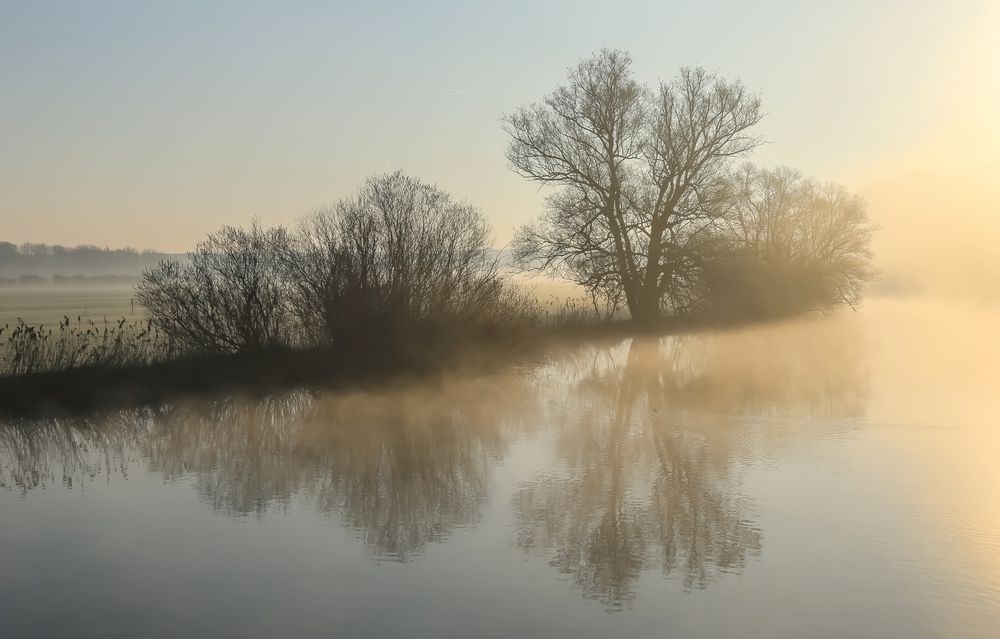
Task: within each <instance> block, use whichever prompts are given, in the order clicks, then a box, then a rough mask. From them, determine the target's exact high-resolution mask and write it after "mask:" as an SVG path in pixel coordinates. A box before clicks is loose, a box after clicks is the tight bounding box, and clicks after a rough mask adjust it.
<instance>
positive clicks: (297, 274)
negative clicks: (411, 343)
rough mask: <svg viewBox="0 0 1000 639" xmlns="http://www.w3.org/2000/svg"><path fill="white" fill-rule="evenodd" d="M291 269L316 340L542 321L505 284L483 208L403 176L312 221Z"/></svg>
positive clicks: (372, 182)
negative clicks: (459, 200)
mask: <svg viewBox="0 0 1000 639" xmlns="http://www.w3.org/2000/svg"><path fill="white" fill-rule="evenodd" d="M284 261H285V268H286V279H287V280H288V281H289V283H290V287H291V293H292V307H293V308H294V310H295V313H296V315H297V316H298V319H299V322H300V324H301V325H302V327H303V328H304V329H305V331H306V333H307V334H308V335H310V336H312V338H313V339H316V340H324V341H327V342H332V343H335V342H337V341H343V340H345V339H350V340H357V339H359V338H360V337H362V336H371V337H374V338H377V339H379V340H388V341H389V343H392V342H393V341H394V340H396V339H398V338H401V337H406V336H409V337H413V336H416V335H419V334H422V333H425V332H427V331H434V330H437V329H441V328H442V327H446V326H447V327H449V330H455V329H460V328H476V329H497V330H499V329H504V328H509V327H511V326H514V325H517V324H520V323H522V322H524V321H526V320H527V319H528V318H529V317H530V316H531V315H532V314H533V309H532V308H531V305H530V303H529V302H528V301H527V299H526V298H525V296H523V295H522V294H520V293H519V292H518V291H516V290H515V289H514V288H513V287H512V286H511V285H509V284H507V283H506V282H505V281H504V279H503V277H502V274H501V272H500V268H499V266H498V262H497V259H496V257H495V256H494V255H493V252H492V251H491V250H490V228H489V225H488V223H487V222H486V220H485V218H484V216H483V214H482V213H481V212H480V211H479V209H477V208H475V207H473V206H471V205H469V204H466V203H463V202H458V201H456V200H454V199H453V198H452V197H451V196H450V195H448V194H447V193H444V192H442V191H440V190H438V189H437V188H435V187H433V186H431V185H428V184H425V183H423V182H420V181H419V180H417V179H414V178H412V177H408V176H406V175H404V174H402V173H399V172H397V173H393V174H391V175H382V176H376V177H372V178H370V179H369V180H368V181H367V182H366V183H365V184H364V186H363V187H362V189H361V191H360V192H359V193H358V195H356V196H355V197H353V198H350V199H346V200H342V201H341V202H339V203H338V204H336V205H335V206H334V207H331V208H329V209H326V210H323V211H320V212H318V213H316V214H315V215H313V216H311V217H309V218H308V219H306V220H305V221H304V222H303V223H302V224H301V225H300V226H299V228H298V231H297V232H296V233H295V235H294V239H293V242H292V243H291V245H290V251H289V252H288V253H287V256H286V259H285V260H284Z"/></svg>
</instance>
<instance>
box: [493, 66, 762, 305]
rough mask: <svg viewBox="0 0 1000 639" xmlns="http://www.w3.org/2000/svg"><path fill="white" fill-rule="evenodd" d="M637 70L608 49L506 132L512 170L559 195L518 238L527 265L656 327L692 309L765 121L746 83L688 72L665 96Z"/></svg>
mask: <svg viewBox="0 0 1000 639" xmlns="http://www.w3.org/2000/svg"><path fill="white" fill-rule="evenodd" d="M631 62H632V61H631V58H630V57H629V55H628V54H627V53H625V52H622V51H612V50H602V51H600V52H599V53H597V54H596V55H594V56H593V57H591V58H589V59H587V60H584V61H582V62H581V63H580V64H579V65H578V66H577V67H576V68H574V69H571V70H570V72H569V79H568V83H567V84H566V85H564V86H561V87H559V88H557V89H556V90H555V91H554V92H553V93H552V94H551V95H549V96H548V97H547V98H545V99H544V100H543V101H542V102H540V103H537V104H534V105H531V106H528V107H524V108H521V109H520V110H519V111H517V112H516V113H514V114H513V115H509V116H506V117H505V118H504V119H503V121H504V125H505V130H506V131H507V133H508V134H509V135H510V137H511V140H510V144H509V147H508V149H507V158H508V160H509V161H510V163H511V165H512V167H513V169H514V170H515V171H517V172H518V173H519V174H520V175H522V176H524V177H527V178H529V179H531V180H534V181H536V182H538V183H540V184H542V185H551V186H555V187H559V188H558V190H556V191H555V192H554V193H553V194H552V195H551V196H550V197H549V198H548V201H547V206H546V211H545V213H544V215H543V216H542V218H541V219H540V220H539V221H538V222H537V223H535V224H531V225H528V226H525V227H523V228H521V229H520V230H519V231H518V233H517V235H516V237H515V243H514V253H515V257H516V259H517V260H518V261H519V263H521V264H522V265H524V266H527V267H529V268H535V269H542V270H548V271H550V272H554V273H556V274H558V275H561V276H564V277H567V278H569V279H571V280H573V281H575V282H577V283H579V284H581V285H583V286H584V287H586V288H587V289H588V290H590V291H591V292H592V293H594V292H599V293H602V294H606V295H619V294H620V295H621V296H623V297H624V298H625V303H626V304H627V306H628V309H629V311H630V312H631V314H632V316H633V318H635V319H636V320H638V321H650V320H655V319H656V318H657V317H659V316H660V314H661V313H662V312H663V311H664V310H673V311H678V310H683V309H684V308H685V307H686V306H687V305H688V304H689V303H690V301H691V295H692V293H693V286H692V282H691V278H692V274H693V273H694V272H695V271H696V269H697V267H698V265H699V261H700V259H701V258H700V255H699V254H698V251H697V250H696V247H697V246H699V244H700V242H701V241H702V240H703V236H704V235H706V234H711V233H712V232H713V231H714V230H715V229H717V228H718V222H719V217H720V210H721V209H724V206H722V204H723V203H724V201H725V200H726V198H728V197H729V190H728V187H727V184H728V182H727V179H726V178H727V173H728V170H729V167H730V164H731V161H732V160H733V159H734V158H737V157H740V156H742V155H744V154H746V153H748V152H750V151H751V150H752V149H753V148H755V147H756V146H758V145H759V144H760V143H761V140H760V138H758V137H756V136H754V135H752V134H751V133H750V129H751V128H752V127H753V126H754V125H755V124H757V122H759V121H760V119H761V111H760V100H759V99H758V98H757V96H755V95H753V94H751V93H749V92H748V91H747V90H746V89H745V88H744V87H743V85H742V84H740V83H739V82H730V81H727V80H724V79H722V78H719V77H717V76H715V75H713V74H711V73H708V72H706V71H705V70H703V69H688V68H684V69H681V71H680V74H679V75H678V76H677V78H676V79H674V80H673V81H672V82H669V83H661V84H660V85H659V87H657V89H656V90H655V91H654V90H651V89H649V88H647V87H646V86H645V85H642V84H639V83H638V82H636V81H635V80H634V79H633V78H632V74H631Z"/></svg>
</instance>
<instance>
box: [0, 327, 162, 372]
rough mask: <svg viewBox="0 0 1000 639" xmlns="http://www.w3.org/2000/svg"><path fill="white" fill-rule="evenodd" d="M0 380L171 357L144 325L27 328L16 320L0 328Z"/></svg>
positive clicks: (159, 338) (151, 329) (154, 330)
mask: <svg viewBox="0 0 1000 639" xmlns="http://www.w3.org/2000/svg"><path fill="white" fill-rule="evenodd" d="M3 336H5V337H6V339H4V340H3V341H2V342H0V376H15V375H30V374H32V373H44V372H54V371H64V370H69V369H73V368H83V367H94V366H103V367H117V366H132V365H138V364H150V363H153V362H156V361H161V360H163V359H165V358H167V357H169V356H170V355H171V354H172V350H173V349H172V348H171V345H170V342H169V340H168V339H167V338H166V336H165V335H163V334H162V333H161V332H160V331H159V330H158V329H157V328H156V326H155V325H154V324H153V323H152V322H151V321H149V320H141V321H134V320H133V321H130V320H128V319H126V318H124V317H123V318H121V319H120V320H118V321H110V322H109V321H108V319H107V318H105V319H104V321H103V322H100V323H95V322H94V321H92V320H86V321H85V322H81V320H80V319H79V318H77V322H76V326H72V325H71V321H70V318H69V317H66V316H64V317H63V319H62V321H60V322H59V325H58V328H57V329H53V328H51V327H49V328H46V326H45V325H44V324H41V325H39V326H31V325H28V324H26V323H25V322H24V320H22V319H18V320H17V322H16V324H15V325H14V326H13V327H11V326H10V325H9V324H8V325H5V326H3V327H0V337H3Z"/></svg>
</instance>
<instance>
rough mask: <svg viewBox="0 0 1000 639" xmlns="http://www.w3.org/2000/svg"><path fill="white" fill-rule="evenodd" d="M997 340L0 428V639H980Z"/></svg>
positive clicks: (719, 358) (949, 336) (494, 377)
mask: <svg viewBox="0 0 1000 639" xmlns="http://www.w3.org/2000/svg"><path fill="white" fill-rule="evenodd" d="M998 319H1000V313H998V312H997V310H996V309H995V308H992V307H971V306H960V305H957V304H950V305H941V304H934V303H930V302H915V301H909V302H903V301H888V300H881V301H879V300H876V301H874V302H872V303H870V304H869V305H868V307H867V308H866V309H865V310H863V311H862V312H860V313H858V314H845V315H840V316H836V317H826V318H809V319H803V320H798V321H794V322H786V323H781V324H776V325H768V326H759V327H752V328H746V329H740V330H733V331H722V332H709V333H700V334H689V335H682V336H673V337H666V338H662V339H659V340H651V339H645V340H634V341H625V342H619V343H608V344H596V345H592V346H589V347H586V348H579V349H575V350H572V351H567V352H560V353H556V354H554V355H553V357H552V358H551V360H550V361H548V362H547V363H545V364H543V365H537V366H530V367H520V368H512V369H510V370H505V371H493V372H491V373H489V374H482V375H480V376H475V375H462V376H453V377H444V378H439V379H434V380H423V381H413V382H410V383H405V384H399V385H396V386H395V387H393V388H389V389H383V390H379V391H371V392H365V393H360V392H354V393H336V394H332V393H318V392H310V391H295V392H290V393H283V394H280V395H275V396H269V397H259V398H247V397H220V398H216V399H215V400H213V401H201V402H178V403H176V404H172V405H170V406H164V407H160V408H157V409H143V410H135V411H127V412H124V413H116V414H110V415H103V416H99V417H94V418H91V419H86V420H82V419H80V420H57V421H52V420H50V421H46V422H35V423H16V424H8V425H7V426H5V427H0V486H2V489H0V517H2V525H0V636H2V637H19V636H74V637H132V636H148V637H178V636H213V637H230V636H232V637H257V636H259V637H271V636H337V637H354V636H358V637H360V636H400V637H402V636H405V637H450V636H453V637H464V636H477V637H479V636H539V637H558V636H566V637H571V636H572V637H580V636H583V637H588V636H592V637H608V636H637V637H647V636H648V637H662V636H680V637H728V636H741V637H803V636H809V637H886V636H900V637H945V636H947V637H991V636H998V634H1000V505H998V500H997V499H996V490H997V488H998V487H1000V471H998V470H996V469H997V464H996V462H995V459H996V454H997V452H998V450H1000V420H998V416H1000V398H998V397H997V393H996V388H998V387H1000V375H998V364H997V362H998V361H1000V341H998V339H997V337H996V336H995V335H994V334H993V331H995V327H996V326H997V325H998V324H997V320H998Z"/></svg>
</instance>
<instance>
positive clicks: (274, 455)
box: [0, 375, 533, 561]
mask: <svg viewBox="0 0 1000 639" xmlns="http://www.w3.org/2000/svg"><path fill="white" fill-rule="evenodd" d="M532 397H533V393H532V392H531V391H530V389H529V388H528V386H527V385H526V381H525V380H524V379H523V378H521V377H518V376H515V375H496V376H483V377H475V378H471V379H449V380H438V381H436V382H433V383H430V382H428V383H419V384H414V385H412V386H409V387H407V388H406V389H394V390H386V391H384V392H372V393H361V392H357V393H343V394H336V395H331V394H315V393H311V392H307V391H298V392H292V393H287V394H283V395H280V396H275V397H265V398H260V399H243V398H226V399H220V400H217V401H212V402H208V403H201V404H198V403H194V404H181V405H177V406H172V407H168V408H163V409H159V410H142V411H128V412H125V413H120V414H116V415H114V416H110V417H107V418H104V419H94V420H51V421H47V422H43V423H33V424H23V425H8V426H6V427H3V428H0V475H3V476H6V477H8V478H9V480H8V483H9V484H13V485H16V486H18V487H20V488H21V489H22V490H29V489H31V488H35V487H39V486H42V487H44V485H46V483H47V482H51V481H52V480H54V479H55V478H56V477H57V476H58V475H59V474H60V473H61V474H62V477H63V482H64V483H67V484H69V485H71V484H72V482H73V480H74V477H77V478H86V477H90V478H93V477H95V476H96V475H98V474H100V473H111V472H115V471H121V472H122V473H124V472H127V468H128V462H129V460H130V456H131V457H133V458H134V457H135V456H138V457H139V458H141V459H142V460H144V461H145V463H146V466H147V468H148V469H149V470H151V471H154V472H158V473H161V474H162V475H163V476H164V477H165V478H167V479H168V480H181V479H185V480H190V481H192V482H193V483H194V485H195V487H196V489H197V491H198V493H199V494H200V495H201V496H202V498H203V500H204V501H205V502H206V503H207V504H208V505H209V506H210V507H211V508H213V509H214V510H216V511H219V512H222V513H225V514H227V515H231V516H242V515H262V514H264V513H265V512H267V511H269V510H273V509H279V510H280V509H283V508H286V507H288V506H289V505H290V504H291V503H292V502H293V501H297V502H299V501H300V502H303V503H311V504H312V505H313V507H315V508H316V509H317V510H319V511H320V512H323V513H330V514H335V515H336V516H337V517H338V518H339V519H340V520H341V521H343V522H344V523H345V524H346V525H348V526H350V527H351V528H354V529H356V530H357V531H359V533H360V534H361V535H362V537H363V538H364V540H365V541H366V543H367V545H368V546H369V547H370V548H371V550H372V552H373V553H374V554H375V555H377V556H378V557H382V558H388V559H395V560H399V561H405V560H406V559H407V558H409V557H411V556H412V555H413V554H415V553H419V552H421V551H422V550H423V549H424V548H425V547H426V546H427V544H429V543H433V542H437V541H441V540H443V539H444V538H446V537H447V536H448V534H449V533H450V532H451V531H452V530H454V529H455V528H457V527H461V526H470V525H474V524H475V523H476V522H477V521H478V518H479V516H480V511H481V507H482V505H483V503H484V502H485V501H486V498H487V491H488V487H489V486H488V484H489V472H490V469H491V466H492V465H493V463H494V462H496V461H497V460H499V459H500V458H502V456H503V455H504V453H505V451H506V448H507V445H508V443H509V442H510V440H511V438H512V436H513V434H514V432H515V431H516V430H517V429H519V428H520V427H521V424H522V422H523V421H524V420H523V419H522V418H523V417H524V416H525V415H526V414H527V413H528V408H527V407H528V404H529V402H530V401H531V398H532ZM132 451H134V452H132ZM4 460H7V461H4ZM4 466H6V468H4Z"/></svg>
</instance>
